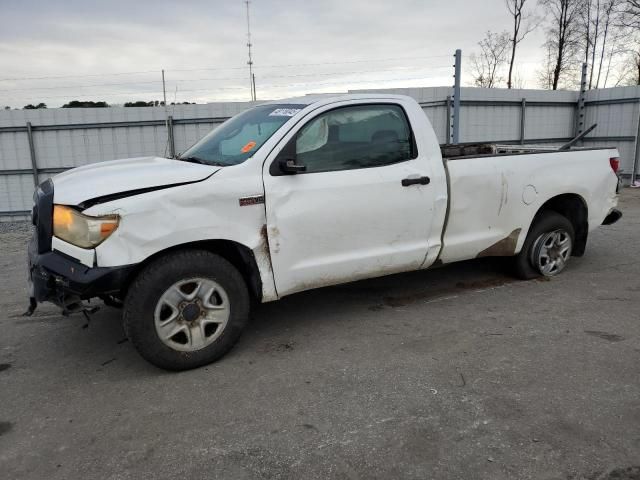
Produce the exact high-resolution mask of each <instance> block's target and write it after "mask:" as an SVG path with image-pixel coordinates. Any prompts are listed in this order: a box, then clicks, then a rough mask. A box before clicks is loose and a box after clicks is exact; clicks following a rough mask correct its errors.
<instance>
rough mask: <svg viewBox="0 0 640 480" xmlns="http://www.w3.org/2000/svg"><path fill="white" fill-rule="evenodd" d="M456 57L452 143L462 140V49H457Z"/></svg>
mask: <svg viewBox="0 0 640 480" xmlns="http://www.w3.org/2000/svg"><path fill="white" fill-rule="evenodd" d="M455 59H456V63H455V65H454V67H455V74H454V80H455V82H454V84H453V125H452V127H453V131H452V132H451V143H453V144H457V143H459V142H460V80H461V79H460V77H461V73H462V65H461V64H462V50H460V49H457V50H456V54H455Z"/></svg>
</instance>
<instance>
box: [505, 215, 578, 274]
mask: <svg viewBox="0 0 640 480" xmlns="http://www.w3.org/2000/svg"><path fill="white" fill-rule="evenodd" d="M574 242H575V233H574V230H573V225H572V224H571V222H570V221H569V220H568V219H567V218H566V217H564V216H563V215H560V214H559V213H556V212H553V211H548V212H543V213H541V214H540V215H538V217H537V218H536V219H535V220H534V223H533V225H532V226H531V229H530V230H529V233H528V235H527V238H526V240H525V242H524V245H523V246H522V250H521V251H520V253H519V254H518V255H517V256H516V257H515V271H516V275H517V276H518V277H520V278H522V279H525V280H527V279H531V278H536V277H539V276H545V277H552V276H554V275H557V274H559V273H560V272H562V271H563V270H564V268H565V267H566V265H567V261H568V260H569V258H570V257H571V252H572V251H573V245H574Z"/></svg>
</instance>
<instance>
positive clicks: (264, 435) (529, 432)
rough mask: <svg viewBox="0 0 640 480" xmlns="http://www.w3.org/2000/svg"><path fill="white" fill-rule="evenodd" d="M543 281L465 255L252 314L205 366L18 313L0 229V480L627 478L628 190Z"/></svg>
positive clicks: (110, 314) (634, 441)
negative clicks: (578, 250) (617, 218)
mask: <svg viewBox="0 0 640 480" xmlns="http://www.w3.org/2000/svg"><path fill="white" fill-rule="evenodd" d="M621 208H622V210H623V211H624V214H625V216H624V218H623V219H622V221H621V222H619V223H618V224H615V225H612V226H609V227H603V228H601V229H599V230H598V231H597V232H596V233H594V234H593V235H592V237H591V238H590V241H589V246H588V249H587V254H586V256H585V257H583V258H581V259H573V260H572V262H571V265H570V267H569V268H568V270H567V271H566V272H565V273H563V274H562V275H561V276H559V277H557V278H554V279H553V280H551V281H535V280H534V281H529V282H518V281H514V280H512V279H511V278H510V277H508V276H507V275H506V274H505V273H503V267H502V262H500V261H498V260H491V259H485V260H483V261H473V262H466V263H461V264H456V265H451V266H447V267H444V268H441V269H436V270H431V271H424V272H414V273H409V274H402V275H394V276H390V277H386V278H382V279H375V280H369V281H364V282H357V283H353V284H349V285H344V286H339V287H331V288H325V289H321V290H317V291H312V292H305V293H301V294H297V295H293V296H291V297H289V298H286V299H283V300H282V301H280V302H275V303H272V304H266V305H262V306H260V307H259V308H258V309H257V311H256V312H255V315H254V317H255V318H254V319H253V321H252V322H251V324H250V325H249V328H248V330H247V332H246V334H245V335H244V336H243V337H242V339H241V340H240V342H239V344H238V345H237V347H236V348H235V349H234V350H233V351H232V352H231V353H230V354H229V355H227V356H226V357H225V358H224V359H222V360H221V361H219V362H217V363H216V364H213V365H210V366H208V367H205V368H201V369H198V370H193V371H190V372H183V373H180V374H172V373H167V372H164V371H160V370H158V369H156V368H154V367H152V366H151V365H149V364H147V363H145V362H144V361H143V360H142V359H141V358H140V357H139V356H138V355H137V354H136V352H135V351H134V350H133V348H132V346H131V345H130V343H129V342H127V341H126V339H125V338H124V334H123V332H122V327H121V325H120V321H119V319H120V314H119V312H118V311H117V310H114V309H111V308H107V307H105V308H103V309H102V310H100V312H98V313H97V314H96V315H95V316H94V317H93V319H92V321H91V322H90V324H88V325H87V324H86V322H85V321H84V319H83V318H82V317H79V316H72V317H69V318H64V317H61V316H60V315H59V313H58V310H57V309H56V308H55V307H53V306H49V305H43V306H41V307H40V308H39V309H38V310H37V311H36V314H35V315H34V316H33V317H30V318H27V317H21V316H20V313H21V312H22V311H24V309H25V308H26V306H27V299H26V288H25V281H24V280H23V279H24V276H25V243H26V239H27V236H28V231H29V229H30V227H29V226H28V225H27V224H13V225H7V224H3V225H1V226H0V245H1V248H0V327H1V328H2V335H0V478H3V479H42V478H47V479H70V478H82V479H144V478H154V479H155V478H175V477H182V478H224V479H228V478H229V479H235V478H240V479H249V478H273V479H281V478H282V479H285V478H286V479H299V478H304V479H314V478H317V479H326V478H345V479H358V478H363V479H365V478H366V479H370V478H381V479H396V478H416V479H417V478H421V479H424V478H459V479H471V478H473V479H478V478H480V479H521V478H522V479H591V480H595V479H614V478H615V479H627V480H628V479H636V480H637V479H640V467H639V466H640V384H639V382H640V344H639V343H638V340H639V339H640V314H639V312H640V275H639V274H638V270H639V269H640V260H638V252H639V247H640V240H639V232H640V191H637V190H635V191H634V190H625V191H624V192H623V195H622V200H621Z"/></svg>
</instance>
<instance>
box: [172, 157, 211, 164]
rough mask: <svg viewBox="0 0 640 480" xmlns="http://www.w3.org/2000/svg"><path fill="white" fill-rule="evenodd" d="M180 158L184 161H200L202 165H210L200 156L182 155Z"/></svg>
mask: <svg viewBox="0 0 640 480" xmlns="http://www.w3.org/2000/svg"><path fill="white" fill-rule="evenodd" d="M178 160H182V161H183V162H190V163H199V164H201V165H209V163H208V162H206V161H204V160H203V159H201V158H198V157H180V158H178Z"/></svg>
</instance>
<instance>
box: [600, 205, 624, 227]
mask: <svg viewBox="0 0 640 480" xmlns="http://www.w3.org/2000/svg"><path fill="white" fill-rule="evenodd" d="M620 218H622V212H621V211H620V210H618V209H617V208H612V209H611V211H610V212H609V214H608V215H607V216H606V217H605V219H604V220H603V221H602V225H611V224H613V223H616V222H617V221H618V220H620Z"/></svg>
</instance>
